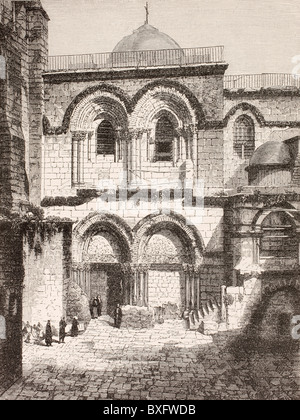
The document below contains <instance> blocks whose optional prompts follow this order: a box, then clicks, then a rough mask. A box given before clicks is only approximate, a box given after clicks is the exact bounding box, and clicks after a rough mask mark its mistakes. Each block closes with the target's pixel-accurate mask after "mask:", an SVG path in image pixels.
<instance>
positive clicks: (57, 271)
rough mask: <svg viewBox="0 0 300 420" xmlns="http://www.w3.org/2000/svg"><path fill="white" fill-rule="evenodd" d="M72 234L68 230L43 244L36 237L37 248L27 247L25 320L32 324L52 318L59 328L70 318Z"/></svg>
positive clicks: (24, 296)
mask: <svg viewBox="0 0 300 420" xmlns="http://www.w3.org/2000/svg"><path fill="white" fill-rule="evenodd" d="M69 239H70V232H69V231H68V229H67V228H65V229H64V231H62V232H60V233H56V234H54V235H53V236H52V237H51V238H48V239H45V240H44V241H42V239H41V238H39V237H38V236H37V237H36V238H35V244H34V247H30V246H29V244H28V243H27V242H26V241H25V244H24V255H25V259H24V267H25V280H24V291H23V321H24V322H27V321H28V322H29V323H30V325H34V324H37V323H38V322H40V323H41V324H42V325H43V326H45V325H46V322H47V321H48V319H50V320H51V322H53V325H55V326H57V327H58V324H59V320H60V318H61V317H62V316H66V303H67V295H68V286H69V282H70V276H71V271H70V264H71V261H70V255H71V254H70V250H69V246H70V243H69Z"/></svg>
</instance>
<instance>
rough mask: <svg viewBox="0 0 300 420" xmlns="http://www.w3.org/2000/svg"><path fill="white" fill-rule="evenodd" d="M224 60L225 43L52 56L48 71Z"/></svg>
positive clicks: (139, 66)
mask: <svg viewBox="0 0 300 420" xmlns="http://www.w3.org/2000/svg"><path fill="white" fill-rule="evenodd" d="M209 63H224V47H223V46H218V47H200V48H178V49H172V50H166V49H165V50H145V51H128V52H112V53H111V52H110V53H100V54H81V55H60V56H50V57H49V60H48V69H47V70H48V71H49V72H53V71H76V70H79V71H80V70H112V69H126V68H147V67H167V66H192V65H197V64H209Z"/></svg>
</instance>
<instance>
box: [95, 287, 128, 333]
mask: <svg viewBox="0 0 300 420" xmlns="http://www.w3.org/2000/svg"><path fill="white" fill-rule="evenodd" d="M90 313H91V317H92V319H97V318H99V317H100V316H101V315H102V299H101V296H100V295H97V296H95V297H94V298H92V299H91V301H90ZM122 316H123V313H122V309H121V306H120V304H119V303H118V304H117V305H116V307H115V310H114V326H115V328H120V327H121V323H122Z"/></svg>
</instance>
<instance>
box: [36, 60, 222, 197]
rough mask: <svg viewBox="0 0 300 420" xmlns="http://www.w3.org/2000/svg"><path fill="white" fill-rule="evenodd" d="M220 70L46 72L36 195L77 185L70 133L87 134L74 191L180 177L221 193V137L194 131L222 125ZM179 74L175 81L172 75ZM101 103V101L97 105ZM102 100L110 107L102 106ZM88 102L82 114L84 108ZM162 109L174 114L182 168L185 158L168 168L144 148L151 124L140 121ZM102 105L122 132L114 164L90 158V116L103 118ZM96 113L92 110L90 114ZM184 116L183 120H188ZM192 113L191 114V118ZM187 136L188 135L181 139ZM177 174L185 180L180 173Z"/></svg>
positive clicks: (92, 153)
mask: <svg viewBox="0 0 300 420" xmlns="http://www.w3.org/2000/svg"><path fill="white" fill-rule="evenodd" d="M225 68H226V66H202V67H199V68H197V69H196V70H193V72H192V73H191V74H190V75H189V74H188V73H189V72H190V70H184V71H183V70H179V69H172V70H171V69H169V70H166V69H160V70H161V71H159V70H155V71H154V70H139V71H131V72H123V73H122V72H114V73H110V72H101V73H99V72H95V73H94V74H93V75H92V77H89V76H88V75H85V74H76V75H74V74H69V75H67V74H45V75H44V82H45V121H46V122H47V123H46V125H45V127H44V128H45V146H44V167H45V170H44V186H43V196H53V195H60V196H68V195H75V194H76V187H78V185H74V184H72V167H73V168H74V163H73V162H72V137H73V136H74V135H76V132H77V131H80V132H86V134H87V136H86V138H85V139H84V141H83V143H82V150H81V154H82V158H81V162H80V163H78V165H79V166H80V165H82V176H81V181H80V184H81V185H80V188H83V187H85V188H96V187H98V186H99V185H100V183H101V181H102V180H104V179H110V180H111V182H112V183H115V184H116V183H120V179H121V180H122V179H123V178H124V173H125V174H126V176H127V177H128V179H131V178H133V177H135V178H137V179H138V180H140V179H143V180H144V181H146V182H151V181H153V180H154V179H155V180H157V179H158V180H160V181H165V182H173V183H174V182H176V181H177V182H178V181H182V176H183V177H187V178H189V179H196V178H197V177H200V178H201V180H203V181H204V187H205V188H206V192H207V193H210V192H211V193H214V192H216V191H220V190H222V186H223V154H222V149H223V138H222V131H220V130H211V131H209V130H208V131H207V132H206V131H205V130H204V131H203V130H200V131H199V130H198V126H201V125H202V126H204V125H205V124H212V125H220V122H221V121H222V117H223V112H222V110H223V74H224V71H225ZM169 73H170V74H169ZM178 73H182V75H181V76H180V77H178V76H177V74H178ZM142 76H144V77H142ZM101 98H102V99H103V98H104V99H103V100H105V101H106V102H105V103H104V102H103V103H102V102H101V100H102V99H101ZM108 100H109V101H110V103H111V105H107V103H108ZM93 103H94V106H93V107H92V108H91V109H90V112H89V113H87V111H86V110H87V109H88V108H87V107H88V106H91V104H93ZM196 103H197V104H196ZM162 104H164V105H165V106H166V107H167V108H168V107H169V108H170V109H173V111H174V112H175V113H177V114H178V118H179V120H180V121H181V122H180V124H181V125H182V126H180V127H177V128H178V130H179V129H180V130H181V131H183V132H186V134H185V136H186V141H187V142H189V146H185V147H188V148H189V154H190V156H189V157H188V159H191V158H192V159H193V163H191V164H187V166H188V168H185V167H184V166H183V165H182V163H185V158H184V159H183V162H181V161H180V160H179V161H178V164H177V163H176V164H174V165H173V164H171V163H168V162H156V163H155V162H151V152H149V150H147V149H148V148H149V146H147V142H149V141H150V142H151V140H150V139H149V136H150V137H153V136H155V133H154V132H153V123H151V124H152V125H151V124H150V125H149V122H147V121H148V120H149V116H150V115H151V114H153V112H155V109H156V108H157V112H160V110H161V108H162ZM192 104H194V105H193V106H195V109H194V110H193V109H192ZM195 104H196V105H195ZM108 106H110V107H111V108H109V112H111V113H112V115H113V114H115V115H116V116H117V120H116V121H117V123H118V125H120V128H121V134H120V143H121V150H122V151H121V153H120V154H121V156H118V160H117V161H116V162H115V161H112V159H111V157H110V156H107V157H105V158H103V157H101V156H97V153H96V149H97V141H96V128H97V118H98V116H97V112H98V114H99V115H101V112H108V109H107V110H106V107H108ZM80 107H82V111H80V109H81V108H80ZM197 107H198V108H197ZM96 108H97V110H98V111H95V109H96ZM196 108H197V109H196ZM81 112H82V113H81ZM189 112H190V117H188V116H187V115H188V113H189ZM193 113H196V114H197V116H194V117H192V115H193ZM89 114H90V115H89ZM94 114H95V115H94ZM193 125H194V128H192V126H193ZM128 129H129V135H130V141H131V143H130V144H129V145H127V142H128V134H125V132H126V130H128ZM180 130H179V131H180ZM187 130H190V132H189V133H188V134H187ZM135 131H136V132H135ZM143 131H144V133H143ZM146 132H147V134H146ZM177 135H178V136H180V134H177ZM147 136H148V137H147ZM187 137H189V140H187ZM178 141H179V140H178ZM150 148H151V146H150ZM76 153H77V151H76ZM149 154H150V155H149ZM208 160H209V163H208ZM207 167H208V170H209V169H210V170H211V172H210V176H207V174H208V172H207ZM128 168H129V169H128ZM128 171H129V172H128ZM183 171H185V175H182V173H183Z"/></svg>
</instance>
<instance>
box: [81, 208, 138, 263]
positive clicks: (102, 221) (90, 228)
mask: <svg viewBox="0 0 300 420" xmlns="http://www.w3.org/2000/svg"><path fill="white" fill-rule="evenodd" d="M101 226H102V227H105V228H106V229H107V230H108V231H111V232H112V234H113V235H114V236H115V237H116V238H118V240H119V241H120V245H121V247H122V250H123V252H124V262H125V260H126V262H130V261H131V246H132V233H131V229H130V227H129V226H128V225H127V224H126V222H125V221H124V220H123V219H121V218H120V217H118V216H115V215H111V214H101V213H92V214H90V215H89V216H88V217H86V218H85V219H84V220H82V221H81V222H80V223H79V224H78V225H77V226H76V227H75V229H74V233H73V235H74V240H73V253H74V254H73V255H74V257H75V259H76V262H77V263H80V262H82V260H83V255H84V252H85V251H86V247H87V244H88V241H89V239H90V238H91V236H93V235H94V234H95V232H97V231H98V230H99V227H101Z"/></svg>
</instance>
